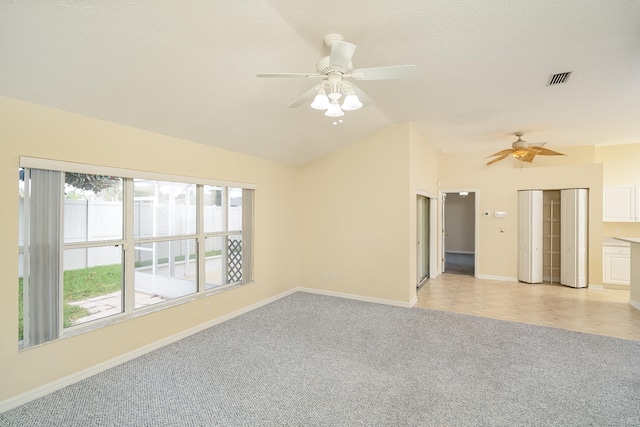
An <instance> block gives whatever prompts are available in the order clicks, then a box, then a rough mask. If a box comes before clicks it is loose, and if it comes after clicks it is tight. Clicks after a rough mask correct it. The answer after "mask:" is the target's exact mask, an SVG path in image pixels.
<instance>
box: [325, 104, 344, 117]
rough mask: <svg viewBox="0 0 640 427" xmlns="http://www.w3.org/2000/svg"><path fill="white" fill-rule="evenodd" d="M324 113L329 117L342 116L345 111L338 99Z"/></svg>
mask: <svg viewBox="0 0 640 427" xmlns="http://www.w3.org/2000/svg"><path fill="white" fill-rule="evenodd" d="M324 115H325V116H327V117H340V116H344V111H342V110H341V109H340V104H338V101H333V102H332V103H331V106H330V107H329V109H328V110H327V111H326V112H325V113H324Z"/></svg>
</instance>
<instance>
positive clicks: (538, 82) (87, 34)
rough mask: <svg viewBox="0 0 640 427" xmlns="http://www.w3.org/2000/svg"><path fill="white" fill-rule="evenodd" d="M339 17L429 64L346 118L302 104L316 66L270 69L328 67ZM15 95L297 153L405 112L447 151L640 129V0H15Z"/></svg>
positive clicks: (208, 139)
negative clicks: (557, 78)
mask: <svg viewBox="0 0 640 427" xmlns="http://www.w3.org/2000/svg"><path fill="white" fill-rule="evenodd" d="M328 33H339V34H342V35H343V36H344V38H345V40H346V41H349V42H351V43H354V44H356V45H357V46H358V48H357V50H356V52H355V55H354V57H353V63H354V66H355V67H356V68H366V67H375V66H386V65H403V64H415V65H417V67H418V74H417V77H416V78H414V79H412V80H407V81H366V82H360V83H359V84H358V86H359V87H360V88H361V89H362V90H363V91H365V92H366V94H367V95H369V97H370V98H372V99H373V101H374V104H373V105H371V106H369V107H367V108H363V109H361V110H358V111H354V112H347V113H346V115H345V116H344V117H343V119H344V123H343V124H341V125H339V126H333V125H332V124H331V122H332V120H331V119H328V118H327V117H324V116H323V115H322V113H321V112H319V111H315V110H312V109H311V108H309V107H308V106H306V105H303V106H301V107H299V108H295V109H290V108H287V106H288V105H289V104H290V103H291V102H292V101H293V100H295V99H297V98H298V97H299V96H300V95H302V94H303V93H304V92H306V91H307V90H309V89H310V88H311V87H313V86H314V84H315V83H316V81H315V80H310V79H259V78H256V74H258V73H264V72H314V71H315V63H316V62H317V60H318V59H320V58H321V57H322V56H325V55H326V54H328V51H327V48H326V47H325V46H324V45H323V44H322V37H323V36H324V35H325V34H328ZM564 71H572V72H573V75H572V76H571V78H570V79H569V81H568V82H567V83H566V84H564V85H559V86H547V80H548V79H549V76H550V75H551V74H553V73H557V72H564ZM0 95H2V96H8V97H12V98H17V99H22V100H26V101H30V102H34V103H37V104H42V105H46V106H51V107H55V108H59V109H62V110H67V111H71V112H74V113H79V114H83V115H86V116H91V117H96V118H100V119H104V120H108V121H112V122H117V123H122V124H126V125H129V126H134V127H137V128H141V129H147V130H150V131H153V132H157V133H162V134H167V135H172V136H176V137H180V138H184V139H188V140H191V141H195V142H199V143H203V144H209V145H213V146H217V147H222V148H226V149H230V150H234V151H239V152H244V153H248V154H251V155H255V156H259V157H264V158H268V159H273V160H277V161H282V162H286V163H289V164H294V165H298V164H304V163H306V162H308V161H310V160H312V159H314V158H317V157H318V156H321V155H323V154H326V153H328V152H330V151H333V150H335V149H337V148H339V147H342V146H345V145H347V144H350V143H351V142H353V141H355V140H357V139H358V138H361V137H363V136H365V135H367V134H369V133H371V132H374V131H376V130H378V129H381V128H383V127H386V126H388V125H389V124H391V123H395V122H407V121H410V122H413V123H414V124H415V126H416V128H417V129H418V131H419V132H420V133H421V134H422V136H423V137H424V138H425V140H426V141H427V142H428V143H429V144H430V145H431V146H432V147H433V148H435V149H436V150H446V151H448V152H456V151H471V150H473V151H486V150H490V151H491V150H499V149H502V148H507V147H509V146H510V143H511V142H512V141H514V140H515V138H514V137H513V136H512V135H509V134H510V133H513V132H516V131H524V132H526V135H525V138H524V139H526V140H528V141H529V142H538V141H547V147H548V148H552V149H555V148H560V147H563V146H570V145H601V144H624V143H640V126H639V125H638V123H640V1H638V0H629V1H625V0H616V1H603V0H580V1H577V0H526V1H525V0H491V1H489V0H486V1H480V0H458V1H451V0H436V1H434V0H431V1H425V0H402V1H397V2H390V1H378V0H376V1H364V0H352V1H344V0H341V1H335V0H324V1H321V2H320V1H316V0H301V1H296V2H291V1H285V0H272V1H258V0H246V1H212V0H189V1H187V2H185V1H177V0H174V1H168V0H164V1H162V0H138V1H134V0H128V1H127V0H119V1H116V0H113V1H89V0H86V1H80V0H58V1H48V2H42V1H35V0H33V1H29V0H24V1H9V0H6V1H2V2H0Z"/></svg>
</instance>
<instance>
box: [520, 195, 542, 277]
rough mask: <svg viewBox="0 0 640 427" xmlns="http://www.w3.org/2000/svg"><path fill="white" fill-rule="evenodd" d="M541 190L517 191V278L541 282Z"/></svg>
mask: <svg viewBox="0 0 640 427" xmlns="http://www.w3.org/2000/svg"><path fill="white" fill-rule="evenodd" d="M542 203H543V200H542V191H541V190H523V191H518V280H519V281H521V282H527V283H541V282H542Z"/></svg>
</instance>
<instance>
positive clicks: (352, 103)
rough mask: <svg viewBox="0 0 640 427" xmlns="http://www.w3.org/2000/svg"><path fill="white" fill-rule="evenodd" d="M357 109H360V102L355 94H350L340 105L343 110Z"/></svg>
mask: <svg viewBox="0 0 640 427" xmlns="http://www.w3.org/2000/svg"><path fill="white" fill-rule="evenodd" d="M358 108H362V102H360V100H359V99H358V97H357V96H356V94H354V93H351V94H349V95H347V96H346V97H345V98H344V102H343V103H342V109H343V110H346V111H353V110H357V109H358Z"/></svg>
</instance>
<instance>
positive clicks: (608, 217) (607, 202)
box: [602, 185, 640, 222]
mask: <svg viewBox="0 0 640 427" xmlns="http://www.w3.org/2000/svg"><path fill="white" fill-rule="evenodd" d="M638 193H640V187H636V186H635V185H626V186H617V187H604V198H603V203H602V204H603V206H604V212H603V221H605V222H636V221H640V219H639V218H638V214H639V213H640V212H639V211H640V209H638V206H637V205H638V203H639V202H640V200H638Z"/></svg>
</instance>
